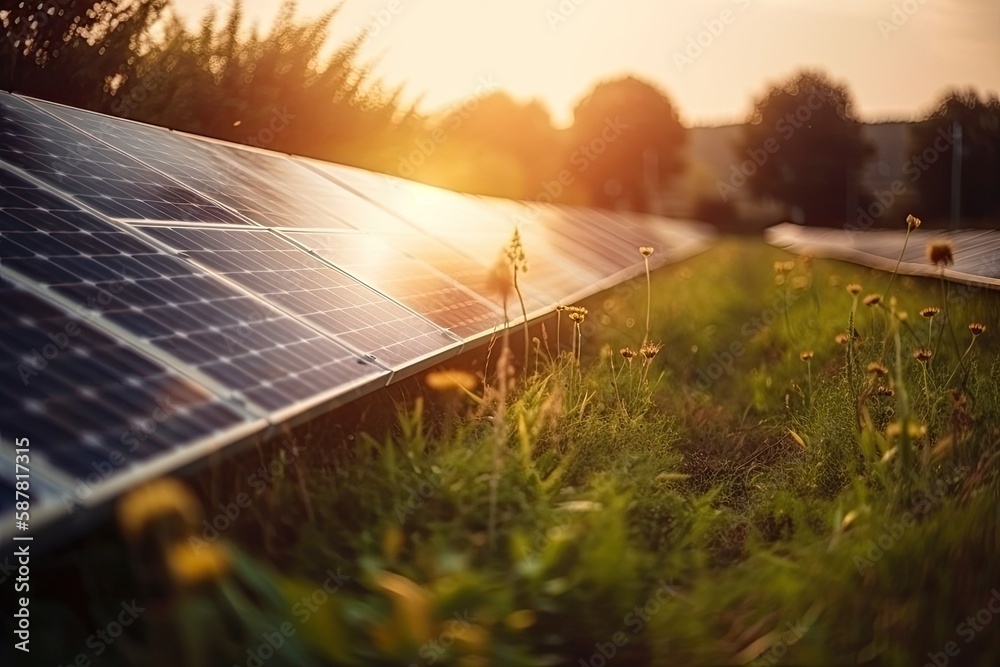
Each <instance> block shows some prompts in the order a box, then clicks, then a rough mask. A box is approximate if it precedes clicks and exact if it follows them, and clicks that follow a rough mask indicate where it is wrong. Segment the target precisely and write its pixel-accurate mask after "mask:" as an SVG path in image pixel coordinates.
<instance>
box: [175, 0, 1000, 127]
mask: <svg viewBox="0 0 1000 667" xmlns="http://www.w3.org/2000/svg"><path fill="white" fill-rule="evenodd" d="M173 2H174V4H175V7H176V8H177V10H178V12H180V13H181V15H182V16H185V17H190V18H191V19H197V18H200V17H201V15H202V14H203V13H204V11H205V9H206V8H207V7H208V6H210V5H213V4H214V5H215V6H216V7H218V8H220V9H224V10H228V7H229V6H230V4H231V3H230V2H229V0H209V1H208V2H206V0H173ZM334 4H335V0H299V8H300V9H299V12H300V14H301V15H302V16H316V15H318V14H320V13H322V12H323V11H324V10H325V9H327V8H329V7H331V6H333V5H334ZM279 5H280V0H244V7H245V10H246V14H247V17H248V19H252V20H254V21H256V22H257V23H258V24H259V26H261V27H264V26H266V25H267V24H268V23H269V22H270V20H271V19H272V17H273V16H274V11H275V9H276V8H277V7H278V6H279ZM894 7H896V8H897V10H896V12H895V15H894ZM379 19H381V21H379ZM706 22H707V24H706ZM380 23H381V24H382V25H380ZM366 25H367V26H371V29H372V32H373V34H372V36H371V38H370V39H369V41H368V42H367V43H366V45H365V48H364V52H363V53H364V55H365V56H367V57H370V58H372V59H376V58H377V59H378V61H379V62H378V66H377V68H376V73H377V74H378V75H379V76H381V77H382V78H383V80H384V81H385V82H386V83H388V84H397V83H401V82H406V92H407V96H408V98H409V99H416V98H417V97H418V95H421V94H423V95H424V108H425V110H434V109H438V108H440V107H442V106H446V105H449V104H451V103H454V102H455V101H456V100H458V99H460V98H463V97H465V96H468V95H472V94H474V93H475V92H476V89H477V86H478V85H479V84H480V82H481V81H492V82H495V83H497V84H499V86H500V87H502V88H504V89H506V90H508V91H509V92H511V93H512V94H513V95H514V96H515V97H519V98H531V97H537V98H541V99H542V100H543V101H544V102H545V103H546V104H547V106H548V107H549V109H550V111H551V112H552V114H553V117H554V119H555V121H556V122H557V123H558V124H567V123H568V122H570V120H571V118H572V109H573V106H574V105H575V104H576V102H577V101H578V100H579V98H580V97H581V95H583V94H584V93H585V92H586V91H587V90H589V89H590V87H591V86H592V85H593V83H594V82H595V81H598V80H601V79H606V78H610V77H614V76H618V75H622V74H625V73H634V74H636V75H639V76H641V77H644V78H647V79H650V80H652V81H654V82H656V83H658V84H659V85H660V86H661V87H662V88H663V89H664V90H665V91H666V92H667V93H668V94H669V95H670V96H671V98H672V99H673V100H674V102H675V104H677V106H678V107H679V108H680V111H681V115H682V117H683V119H684V120H685V121H687V122H688V123H695V124H716V123H724V122H730V121H735V120H742V119H743V118H744V117H745V116H746V114H747V112H748V111H749V109H750V105H751V100H752V98H753V97H754V96H757V95H760V94H761V93H762V92H763V91H764V90H765V89H766V86H767V84H768V83H769V82H773V81H776V80H779V79H783V78H785V77H787V76H788V75H789V74H791V73H793V72H794V71H796V70H797V69H799V68H801V67H804V66H809V67H818V68H821V69H823V70H825V71H827V72H828V73H830V74H831V75H833V77H834V78H835V79H836V80H839V81H843V82H845V83H847V84H848V86H849V88H850V90H851V91H852V93H853V95H854V99H855V102H856V104H857V106H858V108H859V110H860V112H861V114H862V116H863V117H864V118H866V119H878V118H885V117H907V116H911V115H914V114H916V113H919V112H923V111H925V110H927V109H928V108H929V107H930V105H931V103H932V102H933V100H935V99H936V98H937V96H938V95H939V93H940V92H941V91H942V90H943V89H945V88H947V87H950V86H955V85H960V86H969V85H972V86H975V87H976V88H978V89H979V90H981V91H983V90H989V91H993V92H997V91H1000V0H346V1H345V3H344V7H343V9H342V10H341V13H340V15H339V16H338V17H337V18H335V19H334V23H333V25H332V29H331V37H332V39H333V40H334V42H337V41H340V40H341V39H345V38H347V37H349V36H351V35H353V34H356V32H357V31H358V30H360V29H361V28H362V27H363V26H366ZM713 29H714V32H715V33H716V34H712V30H713ZM699 41H700V45H698V44H697V42H699ZM699 48H700V53H699V51H698V49H699Z"/></svg>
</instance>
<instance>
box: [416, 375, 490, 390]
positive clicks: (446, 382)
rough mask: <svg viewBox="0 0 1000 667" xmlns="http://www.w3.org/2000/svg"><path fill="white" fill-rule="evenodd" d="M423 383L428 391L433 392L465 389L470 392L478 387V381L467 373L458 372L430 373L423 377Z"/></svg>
mask: <svg viewBox="0 0 1000 667" xmlns="http://www.w3.org/2000/svg"><path fill="white" fill-rule="evenodd" d="M424 382H425V383H426V384H427V387H428V388H429V389H433V390H434V391H449V390H452V389H465V390H466V391H472V390H474V389H475V388H476V387H477V386H478V385H479V380H478V379H477V378H476V376H475V375H473V374H472V373H469V372H468V371H460V370H440V371H432V372H430V373H428V374H427V375H426V377H424Z"/></svg>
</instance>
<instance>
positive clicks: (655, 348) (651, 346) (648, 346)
mask: <svg viewBox="0 0 1000 667" xmlns="http://www.w3.org/2000/svg"><path fill="white" fill-rule="evenodd" d="M661 349H663V343H643V345H642V347H640V348H639V354H641V355H642V356H644V357H645V358H646V359H652V358H653V357H655V356H656V355H657V354H659V352H660V350H661Z"/></svg>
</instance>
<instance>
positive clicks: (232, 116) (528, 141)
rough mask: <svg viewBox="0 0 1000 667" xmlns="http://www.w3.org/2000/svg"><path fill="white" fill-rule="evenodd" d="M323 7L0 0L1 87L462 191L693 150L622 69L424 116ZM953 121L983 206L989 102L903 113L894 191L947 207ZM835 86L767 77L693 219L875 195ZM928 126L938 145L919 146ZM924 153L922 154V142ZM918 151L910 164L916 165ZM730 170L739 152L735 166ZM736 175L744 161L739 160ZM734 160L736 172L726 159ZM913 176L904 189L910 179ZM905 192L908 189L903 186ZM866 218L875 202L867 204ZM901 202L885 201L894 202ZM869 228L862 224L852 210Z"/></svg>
mask: <svg viewBox="0 0 1000 667" xmlns="http://www.w3.org/2000/svg"><path fill="white" fill-rule="evenodd" d="M336 15H337V10H336V9H334V10H332V11H330V12H328V13H326V14H324V15H322V16H320V17H318V18H316V19H313V20H304V19H301V18H299V17H297V16H296V11H295V6H294V4H293V3H292V2H291V1H290V0H289V1H288V2H286V3H285V4H284V5H283V6H282V8H281V9H280V10H279V12H278V15H277V18H276V19H275V21H274V22H273V23H272V24H271V25H270V26H269V28H268V29H267V30H266V31H258V30H252V29H248V28H247V26H246V25H245V23H246V22H245V17H244V13H243V10H242V7H241V5H240V3H239V2H237V3H236V4H235V5H234V6H233V7H232V8H231V9H230V11H229V12H228V14H227V15H219V14H217V13H216V12H215V11H214V10H209V12H208V13H207V14H206V15H205V16H204V17H203V18H202V20H201V22H200V23H199V24H198V26H197V27H196V28H190V27H188V26H187V25H186V24H185V23H184V22H183V21H181V20H180V19H179V18H178V17H177V16H176V15H174V14H173V13H172V12H171V11H170V9H169V0H98V1H96V2H95V1H94V0H43V1H41V2H37V3H22V4H21V5H20V6H18V7H14V8H11V9H5V10H0V22H2V24H3V27H4V29H5V35H6V37H5V39H4V41H3V42H2V44H0V86H2V87H3V88H4V89H5V90H11V91H16V92H20V93H24V94H27V95H32V96H36V97H40V98H44V99H49V100H53V101H56V102H61V103H64V104H69V105H72V106H76V107H81V108H86V109H91V110H94V111H98V112H101V113H106V114H111V115H115V116H120V117H127V118H132V119H135V120H140V121H143V122H147V123H152V124H155V125H161V126H165V127H170V128H173V129H179V130H183V131H186V132H191V133H193V134H199V135H205V136H210V137H215V138H219V139H224V140H228V141H233V142H238V143H245V144H251V145H256V146H261V147H266V148H270V149H274V150H278V151H283V152H288V153H296V154H301V155H308V156H311V157H316V158H320V159H324V160H330V161H334V162H340V163H344V164H351V165H355V166H359V167H363V168H367V169H372V170H376V171H381V172H384V173H388V174H393V175H398V176H403V177H406V178H412V179H414V180H419V181H423V182H426V183H431V184H434V185H440V186H443V187H448V188H452V189H456V190H461V191H466V192H472V193H477V194H485V195H494V196H500V197H509V198H514V199H529V200H541V201H557V202H562V203H570V204H581V205H591V206H600V207H608V208H620V209H629V210H637V211H646V210H649V209H650V208H651V207H652V206H653V201H654V199H655V195H656V193H657V192H659V191H662V190H663V189H665V188H668V187H669V186H670V185H671V184H675V183H677V180H676V179H678V178H679V177H680V176H682V175H683V174H684V173H685V170H686V169H687V168H688V167H689V166H690V165H689V164H687V159H688V158H687V155H688V153H687V151H686V143H687V141H688V135H689V131H688V129H687V128H685V127H684V126H683V125H682V124H681V122H680V120H679V117H678V111H677V107H676V106H675V105H674V103H673V102H672V100H671V99H670V97H669V95H668V94H667V93H666V92H665V91H663V90H661V89H660V88H659V87H658V86H656V85H655V84H652V83H650V82H647V81H643V80H640V79H638V78H635V77H624V78H618V79H614V80H609V81H603V82H600V83H598V84H596V85H595V86H594V88H593V89H591V90H590V91H589V92H588V93H587V94H586V95H584V96H583V97H582V99H581V101H580V102H579V103H578V104H577V105H576V107H575V109H574V110H573V123H572V125H571V126H570V127H568V128H565V129H557V128H555V127H554V125H553V122H552V118H551V117H550V115H549V112H548V110H547V109H546V108H545V106H544V105H543V104H542V103H540V102H539V101H537V100H531V101H527V102H524V101H519V100H516V99H514V98H512V97H511V96H509V95H508V94H507V93H505V92H504V91H502V90H500V89H499V88H498V87H497V86H496V85H495V84H494V83H493V82H491V81H490V80H488V79H487V78H484V79H483V80H481V82H480V84H479V86H478V87H477V88H476V90H475V91H474V93H473V94H472V95H470V96H469V97H468V98H467V99H466V100H463V101H461V102H460V103H458V104H456V105H455V106H454V107H453V108H450V109H448V110H445V111H444V112H440V113H435V114H431V115H428V114H424V113H421V112H420V111H418V106H419V104H418V103H411V104H406V103H404V101H403V93H404V91H403V89H402V87H396V88H387V87H386V86H384V85H383V83H382V82H381V81H379V80H377V79H376V78H374V77H373V75H372V73H371V65H370V64H369V63H365V62H362V60H361V59H360V56H359V50H360V47H361V45H362V43H363V40H364V39H365V35H364V34H363V33H362V34H359V35H357V36H356V37H355V38H354V39H352V40H350V41H348V42H346V43H344V44H340V45H338V46H336V47H335V48H333V49H328V48H326V45H327V43H328V34H329V27H330V25H331V22H332V21H335V20H336ZM956 123H957V124H958V125H960V126H961V132H962V151H961V167H962V181H961V211H962V214H963V216H966V217H973V218H983V219H993V220H1000V99H998V98H997V96H996V95H989V94H986V95H980V94H979V93H977V92H976V91H974V90H956V91H952V92H949V93H946V94H945V95H943V96H942V97H941V99H940V101H939V103H938V104H937V105H936V107H935V108H934V109H933V110H932V111H931V112H930V113H928V114H927V115H926V116H925V117H924V118H923V119H921V120H919V121H917V122H915V123H913V124H911V126H910V131H909V143H910V150H911V153H912V154H913V156H914V159H913V160H912V161H908V162H907V165H905V168H904V171H906V170H917V171H910V172H909V173H910V176H911V177H912V176H915V175H916V176H917V177H916V178H913V179H912V183H911V184H910V185H908V186H907V190H908V197H907V198H904V199H903V200H905V201H906V202H907V204H919V206H920V210H921V211H923V212H924V214H925V216H926V217H928V218H934V217H935V216H938V217H947V215H948V214H949V212H950V209H951V192H952V158H951V157H950V156H949V158H948V159H935V160H934V161H933V162H931V161H930V160H929V158H930V157H937V158H940V157H941V154H942V153H943V152H947V151H950V150H951V145H950V144H949V145H948V147H947V148H944V147H941V142H942V140H943V139H942V138H943V137H945V136H948V137H952V136H953V135H954V131H955V125H956ZM862 128H863V124H862V123H861V121H860V120H859V118H858V115H857V112H856V110H855V108H854V104H853V101H852V98H851V95H850V92H849V90H848V89H847V87H846V86H845V85H844V84H842V83H838V82H835V81H833V80H831V79H830V78H829V77H828V76H826V75H825V74H823V73H821V72H814V71H803V72H800V73H797V74H795V75H794V76H792V77H790V78H789V79H787V80H785V81H782V82H779V83H776V84H774V85H772V86H770V87H769V88H768V89H767V90H766V91H765V92H764V93H763V94H762V95H761V96H759V97H758V98H757V99H756V100H754V105H753V111H752V113H751V115H750V117H749V118H748V119H747V121H746V123H745V125H744V126H743V128H742V131H741V134H740V138H739V139H738V140H737V141H736V142H735V144H734V145H733V146H732V156H733V164H734V168H735V169H736V170H737V171H739V172H741V173H743V178H742V179H740V181H739V182H738V183H737V182H736V181H735V180H732V181H730V182H726V181H720V182H719V183H718V184H717V187H716V188H714V189H712V190H710V191H702V192H699V194H698V195H697V199H698V201H697V207H696V211H695V215H696V217H700V218H703V219H707V220H710V221H714V222H718V223H720V224H725V223H732V221H734V220H736V219H737V218H738V217H739V211H738V210H737V209H736V208H735V207H734V205H733V201H734V198H733V195H735V193H736V191H738V190H742V188H744V187H746V188H747V190H746V192H745V193H741V194H742V195H744V196H745V195H750V196H751V197H752V198H755V199H759V200H766V201H771V202H777V203H778V204H780V205H781V206H782V207H783V209H784V211H783V215H787V214H788V212H793V213H794V215H795V216H796V217H799V218H801V219H802V220H804V221H805V222H807V223H811V224H836V225H842V224H845V223H857V222H858V221H859V220H861V219H862V216H865V215H867V216H868V218H867V219H868V220H872V216H871V215H870V212H871V211H878V210H879V205H877V204H876V202H878V201H880V200H881V193H879V192H865V191H864V187H863V181H862V176H863V172H864V169H865V167H866V165H868V164H869V162H870V161H871V159H872V157H873V156H874V147H873V146H872V145H870V144H869V143H868V142H867V141H866V139H865V136H864V132H863V129H862ZM935 142H936V144H937V146H939V147H940V148H935ZM924 158H928V159H924ZM918 163H919V164H918ZM744 167H746V168H744ZM751 172H752V173H751ZM734 173H735V172H734ZM911 186H912V187H911ZM914 196H916V197H917V198H918V199H919V202H914V201H913V197H914ZM882 209H883V210H882V212H881V213H880V215H879V216H876V217H882V216H885V215H886V213H888V212H890V209H891V206H882ZM897 213H898V211H894V210H893V211H892V214H893V217H895V215H896V214H897ZM866 224H867V225H868V226H871V224H868V223H866Z"/></svg>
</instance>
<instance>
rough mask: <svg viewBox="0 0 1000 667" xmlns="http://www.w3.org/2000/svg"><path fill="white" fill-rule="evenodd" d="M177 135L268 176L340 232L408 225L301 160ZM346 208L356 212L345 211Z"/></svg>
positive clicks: (249, 147)
mask: <svg viewBox="0 0 1000 667" xmlns="http://www.w3.org/2000/svg"><path fill="white" fill-rule="evenodd" d="M180 134H182V135H183V136H185V137H188V138H189V139H191V140H193V141H197V142H201V143H206V144H212V145H214V146H217V147H218V148H219V149H220V150H221V151H222V152H223V153H224V154H225V155H226V157H227V158H228V159H229V160H231V161H232V162H233V164H234V165H239V166H240V167H242V168H246V169H248V170H250V171H255V172H256V171H266V172H269V173H270V175H271V176H272V177H273V178H275V179H276V181H280V182H282V183H284V184H286V185H287V186H289V187H290V189H292V190H294V192H295V193H296V197H297V199H298V200H300V201H303V202H308V204H309V205H310V206H311V207H312V208H313V211H314V212H319V213H326V214H327V215H331V216H333V217H334V218H335V219H336V220H338V221H340V223H341V225H342V226H341V227H340V228H341V229H344V230H345V231H347V230H352V231H353V230H361V231H364V230H371V229H381V230H386V229H392V230H395V229H399V228H400V227H401V226H404V227H405V226H408V225H409V223H408V222H406V221H404V220H401V219H400V218H399V217H398V216H396V215H393V214H392V213H391V212H389V211H387V210H386V209H385V208H384V207H383V206H377V205H374V204H373V203H372V202H371V201H370V200H369V199H367V198H365V197H359V196H358V195H357V193H355V192H353V191H351V190H350V189H348V188H345V187H343V185H341V184H340V183H338V182H336V181H333V180H331V179H329V178H326V177H324V176H323V175H322V173H319V172H317V171H316V170H313V169H309V168H308V167H307V166H306V165H305V164H304V163H303V162H302V161H301V160H298V159H295V156H294V155H291V154H288V153H280V152H277V151H273V150H268V149H266V148H261V147H257V146H248V145H246V144H237V143H232V142H229V141H224V140H221V139H214V138H211V137H200V136H197V135H191V134H186V133H180ZM331 164H332V163H331ZM251 167H253V169H251ZM348 207H350V208H352V209H356V210H352V211H348V210H347V208H348ZM362 220H363V222H362ZM268 226H269V227H282V226H281V225H268ZM292 228H296V229H298V228H305V229H314V228H315V225H314V224H313V223H312V222H311V221H310V223H309V224H300V225H296V226H294V227H292Z"/></svg>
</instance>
